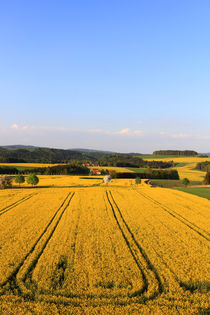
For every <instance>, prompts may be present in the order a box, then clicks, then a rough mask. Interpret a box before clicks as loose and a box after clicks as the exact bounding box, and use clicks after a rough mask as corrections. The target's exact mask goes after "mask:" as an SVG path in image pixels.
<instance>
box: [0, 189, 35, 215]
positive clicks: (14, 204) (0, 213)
mask: <svg viewBox="0 0 210 315" xmlns="http://www.w3.org/2000/svg"><path fill="white" fill-rule="evenodd" d="M37 194H38V193H32V194H29V195H27V196H25V197H23V198H21V199H19V200H17V201H16V202H14V203H12V204H10V205H9V206H7V207H5V208H2V209H1V210H0V216H1V215H2V214H4V213H6V212H8V211H10V210H12V209H13V208H15V207H17V206H19V205H20V204H21V203H23V202H25V201H27V200H29V199H30V198H32V197H33V196H35V195H37Z"/></svg>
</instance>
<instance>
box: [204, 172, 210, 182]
mask: <svg viewBox="0 0 210 315" xmlns="http://www.w3.org/2000/svg"><path fill="white" fill-rule="evenodd" d="M203 184H204V185H210V172H207V173H206V176H205V178H204V181H203Z"/></svg>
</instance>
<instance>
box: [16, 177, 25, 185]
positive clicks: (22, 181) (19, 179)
mask: <svg viewBox="0 0 210 315" xmlns="http://www.w3.org/2000/svg"><path fill="white" fill-rule="evenodd" d="M24 182H25V177H24V176H23V175H17V176H16V177H15V183H17V184H19V186H20V184H23V183H24Z"/></svg>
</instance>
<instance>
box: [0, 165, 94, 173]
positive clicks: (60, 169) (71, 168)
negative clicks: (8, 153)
mask: <svg viewBox="0 0 210 315" xmlns="http://www.w3.org/2000/svg"><path fill="white" fill-rule="evenodd" d="M89 172H90V170H89V168H87V167H85V166H82V165H80V164H79V163H76V162H75V163H71V164H59V165H55V166H48V167H36V168H34V169H31V168H28V169H27V168H26V169H23V170H18V169H17V168H15V167H8V166H4V167H0V174H7V175H10V174H11V175H15V174H23V175H24V174H29V173H35V174H38V175H88V174H89Z"/></svg>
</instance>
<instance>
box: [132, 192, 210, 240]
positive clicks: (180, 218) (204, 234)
mask: <svg viewBox="0 0 210 315" xmlns="http://www.w3.org/2000/svg"><path fill="white" fill-rule="evenodd" d="M135 192H136V193H137V194H139V195H141V196H143V197H144V198H145V199H147V200H149V201H151V202H152V203H154V204H156V205H158V206H159V207H160V208H161V209H162V210H164V211H165V212H167V213H168V214H170V215H171V216H172V217H173V218H175V219H176V220H178V221H179V222H181V223H183V224H184V225H185V226H187V227H188V228H190V229H191V230H193V231H194V232H196V233H197V234H199V235H200V236H201V237H203V238H205V239H206V240H207V241H209V240H210V238H209V235H210V234H209V233H208V232H207V231H205V230H204V229H202V228H200V227H199V226H197V225H196V224H194V223H192V222H191V221H189V220H187V219H186V218H184V217H183V216H182V215H181V214H179V213H177V212H176V211H174V210H171V209H169V208H168V207H167V206H165V205H163V204H162V203H160V202H159V201H157V200H155V199H153V198H152V197H150V196H147V195H145V194H143V193H142V192H139V191H137V190H135Z"/></svg>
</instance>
